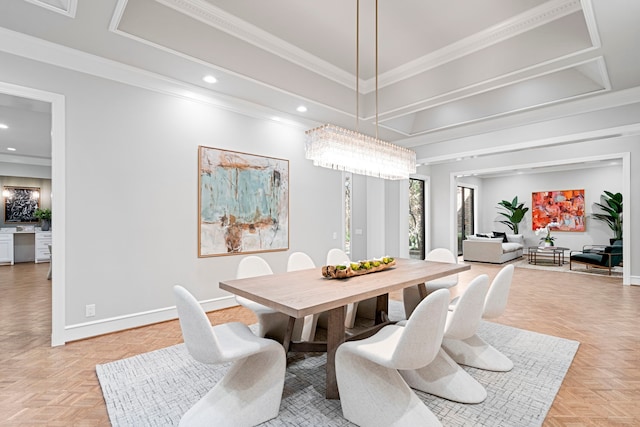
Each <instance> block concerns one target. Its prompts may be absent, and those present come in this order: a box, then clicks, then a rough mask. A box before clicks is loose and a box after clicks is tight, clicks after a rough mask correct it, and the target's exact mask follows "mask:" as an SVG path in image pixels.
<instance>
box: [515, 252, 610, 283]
mask: <svg viewBox="0 0 640 427" xmlns="http://www.w3.org/2000/svg"><path fill="white" fill-rule="evenodd" d="M565 259H567V260H568V258H565ZM512 264H513V265H514V266H516V267H518V268H528V269H532V270H546V271H555V272H562V273H577V274H591V275H595V276H603V277H616V278H622V267H613V268H612V269H611V276H609V270H607V269H604V268H589V269H587V268H586V266H585V265H584V264H574V265H573V269H572V270H570V269H569V261H567V262H566V263H565V264H563V265H562V266H559V265H557V264H553V263H552V262H544V261H543V262H541V263H539V264H538V265H535V264H529V260H528V258H527V256H526V255H525V256H524V258H521V259H519V260H516V261H513V263H512Z"/></svg>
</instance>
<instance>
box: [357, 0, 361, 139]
mask: <svg viewBox="0 0 640 427" xmlns="http://www.w3.org/2000/svg"><path fill="white" fill-rule="evenodd" d="M356 132H360V0H356Z"/></svg>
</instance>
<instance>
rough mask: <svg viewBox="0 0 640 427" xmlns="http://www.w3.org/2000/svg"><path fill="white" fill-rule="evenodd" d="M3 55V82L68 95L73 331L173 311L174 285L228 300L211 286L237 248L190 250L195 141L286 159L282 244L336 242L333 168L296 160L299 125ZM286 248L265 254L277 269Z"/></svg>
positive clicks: (225, 275) (307, 246) (229, 266)
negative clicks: (203, 253) (222, 252)
mask: <svg viewBox="0 0 640 427" xmlns="http://www.w3.org/2000/svg"><path fill="white" fill-rule="evenodd" d="M0 63H2V70H1V74H0V80H2V81H5V82H8V83H11V84H15V85H20V86H25V87H36V88H38V89H40V90H43V91H49V92H55V93H59V94H62V95H64V96H65V100H66V111H65V114H66V130H67V132H66V135H67V138H66V142H65V144H66V147H65V148H66V153H67V155H66V184H67V185H66V188H65V195H66V200H67V206H66V212H67V216H66V230H65V238H66V253H63V254H61V253H56V260H57V261H59V262H64V263H65V265H66V283H65V290H66V293H65V303H66V315H65V325H66V328H67V329H68V330H74V331H75V332H73V337H74V338H78V337H82V336H87V335H90V334H92V333H95V332H96V331H100V332H109V331H110V330H115V329H118V328H121V327H131V326H137V325H140V324H144V323H145V322H146V321H147V317H145V316H147V315H148V314H150V313H155V314H158V313H160V314H159V316H160V317H166V316H169V315H170V311H167V310H166V308H167V307H172V306H173V305H174V301H173V296H172V294H171V287H172V286H173V285H174V284H176V283H181V284H183V285H185V286H186V287H188V288H189V289H190V290H191V291H192V292H193V293H194V294H195V295H196V297H197V298H198V299H200V300H208V301H210V302H213V303H216V304H219V305H221V306H224V305H228V304H232V303H233V302H234V301H233V298H230V297H229V294H227V293H226V292H224V291H221V290H219V289H218V282H219V281H220V280H223V279H229V278H233V277H234V276H235V270H236V267H237V264H238V262H239V260H240V259H241V256H224V257H212V258H198V257H197V246H196V245H197V219H198V215H197V208H198V202H197V195H198V191H197V147H198V145H206V146H211V147H217V148H223V149H229V150H235V151H242V152H247V153H252V154H257V155H264V156H271V157H278V158H282V159H288V160H289V162H290V163H289V167H290V182H289V185H290V195H289V196H290V224H289V226H290V227H289V229H290V251H289V252H291V251H306V252H308V253H309V254H310V255H311V257H312V258H313V259H314V261H315V262H316V264H318V265H322V264H323V263H324V259H325V254H326V251H327V250H328V249H329V248H330V247H333V246H335V241H334V240H333V239H332V233H333V232H334V231H337V232H339V230H340V224H341V220H342V214H341V209H340V205H341V193H340V190H339V189H340V188H341V179H340V177H341V173H340V172H337V171H332V170H328V169H323V168H316V167H314V166H313V165H312V164H311V162H309V161H307V160H306V159H305V158H304V128H300V127H293V126H285V125H282V124H278V123H276V122H273V121H270V120H262V119H256V118H252V117H249V116H246V115H242V114H238V113H235V112H231V111H228V110H226V109H221V108H219V107H215V106H212V105H210V104H207V103H202V102H197V101H192V100H189V99H185V98H181V97H176V96H172V95H167V94H163V93H159V92H155V91H151V90H146V89H142V88H138V87H132V86H128V85H126V84H122V83H118V82H114V81H110V80H105V79H101V78H97V77H92V76H88V75H85V74H82V73H78V72H73V71H69V70H65V69H61V68H58V67H53V66H50V65H46V64H43V63H38V62H35V61H31V60H27V59H24V58H19V57H14V56H12V55H8V54H4V53H0ZM54 160H55V159H54ZM54 233H55V230H54ZM289 252H270V253H265V254H263V256H264V257H265V258H266V259H267V261H268V262H269V263H270V264H271V266H272V268H273V270H274V271H275V272H280V271H284V269H285V268H286V260H287V257H288V254H289ZM54 281H55V277H54ZM87 304H95V305H96V316H95V317H92V318H89V319H88V318H86V317H85V306H86V305H87ZM114 319H119V320H122V319H125V321H124V322H120V323H117V322H113V323H110V322H112V321H114ZM155 319H158V317H157V316H156V317H155ZM89 321H90V322H89ZM112 325H113V326H112ZM70 334H71V333H70ZM70 336H71V335H70Z"/></svg>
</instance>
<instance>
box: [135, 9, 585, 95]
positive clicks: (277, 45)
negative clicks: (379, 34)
mask: <svg viewBox="0 0 640 427" xmlns="http://www.w3.org/2000/svg"><path fill="white" fill-rule="evenodd" d="M156 1H157V2H158V3H161V4H163V5H165V6H167V7H170V8H172V9H174V10H176V11H178V12H180V13H183V14H185V15H187V16H190V17H192V18H194V19H198V20H199V21H201V22H203V23H205V24H207V25H209V26H211V27H213V28H216V29H218V30H220V31H224V32H226V33H227V34H230V35H232V36H234V37H237V38H238V39H241V40H244V41H245V42H247V43H250V44H252V45H254V46H256V47H258V48H260V49H263V50H265V51H267V52H270V53H273V54H274V55H277V56H279V57H281V58H283V59H285V60H287V61H289V62H292V63H294V64H297V65H299V66H301V67H304V68H306V69H308V70H310V71H312V72H314V73H317V74H320V75H322V76H324V77H326V78H328V79H330V80H332V81H335V82H336V83H339V84H341V85H344V86H346V87H349V88H351V89H354V81H355V76H354V75H352V74H351V73H348V72H346V71H344V70H342V69H340V68H338V67H335V66H334V65H332V64H330V63H328V62H327V61H324V60H322V59H320V58H318V57H316V56H314V55H311V54H309V53H307V52H306V51H304V50H302V49H300V48H298V47H296V46H294V45H292V44H290V43H288V42H286V41H284V40H282V39H280V38H278V37H275V36H273V35H271V34H270V33H267V32H265V31H263V30H261V29H260V28H258V27H256V26H254V25H252V24H249V23H248V22H246V21H243V20H241V19H239V18H237V17H235V16H233V15H231V14H229V13H227V12H225V11H223V10H221V9H219V8H217V7H215V6H213V5H211V4H210V3H208V2H206V1H204V0H156ZM124 3H126V0H125V1H124ZM580 10H582V4H581V2H580V0H551V1H548V2H546V3H544V4H542V5H540V6H538V7H535V8H533V9H531V10H529V11H527V12H525V13H522V14H520V15H518V16H515V17H513V18H512V19H509V20H507V21H505V22H502V23H500V24H498V25H495V26H493V27H491V28H488V29H487V30H485V31H481V32H479V33H477V34H474V35H473V36H470V37H467V38H465V39H463V40H460V41H459V42H457V43H454V44H452V45H450V46H448V47H446V48H443V49H440V50H438V51H435V52H433V53H432V54H429V55H425V56H423V57H422V58H418V59H416V60H414V61H411V62H408V63H406V64H403V65H401V66H399V67H397V68H395V69H393V70H391V71H387V72H386V73H382V74H380V75H379V76H378V86H379V87H380V88H383V87H385V86H388V85H391V84H394V83H397V82H398V81H401V80H403V79H406V78H408V77H412V76H415V75H418V74H420V73H423V72H425V71H428V70H430V69H433V68H436V67H438V66H441V65H443V64H446V63H448V62H451V61H454V60H456V59H459V58H461V57H463V56H466V55H469V54H471V53H474V52H477V51H479V50H482V49H484V48H486V47H488V46H491V45H494V44H497V43H500V42H501V41H504V40H507V39H509V38H512V37H515V36H517V35H519V34H522V33H525V32H527V31H530V30H532V29H534V28H537V27H539V26H542V25H545V24H547V23H549V22H552V21H555V20H557V19H560V18H562V17H565V16H567V15H570V14H572V13H575V12H578V11H580ZM589 32H590V34H592V35H593V34H597V33H595V30H594V29H590V31H589ZM592 38H593V37H592ZM373 90H375V78H371V79H367V80H363V81H362V82H361V83H360V91H361V93H365V94H366V93H369V92H372V91H373Z"/></svg>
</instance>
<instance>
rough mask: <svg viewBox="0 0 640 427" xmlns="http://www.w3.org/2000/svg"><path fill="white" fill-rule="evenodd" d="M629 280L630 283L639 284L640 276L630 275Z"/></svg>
mask: <svg viewBox="0 0 640 427" xmlns="http://www.w3.org/2000/svg"><path fill="white" fill-rule="evenodd" d="M630 280H631V284H632V285H640V276H631V277H630Z"/></svg>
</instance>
